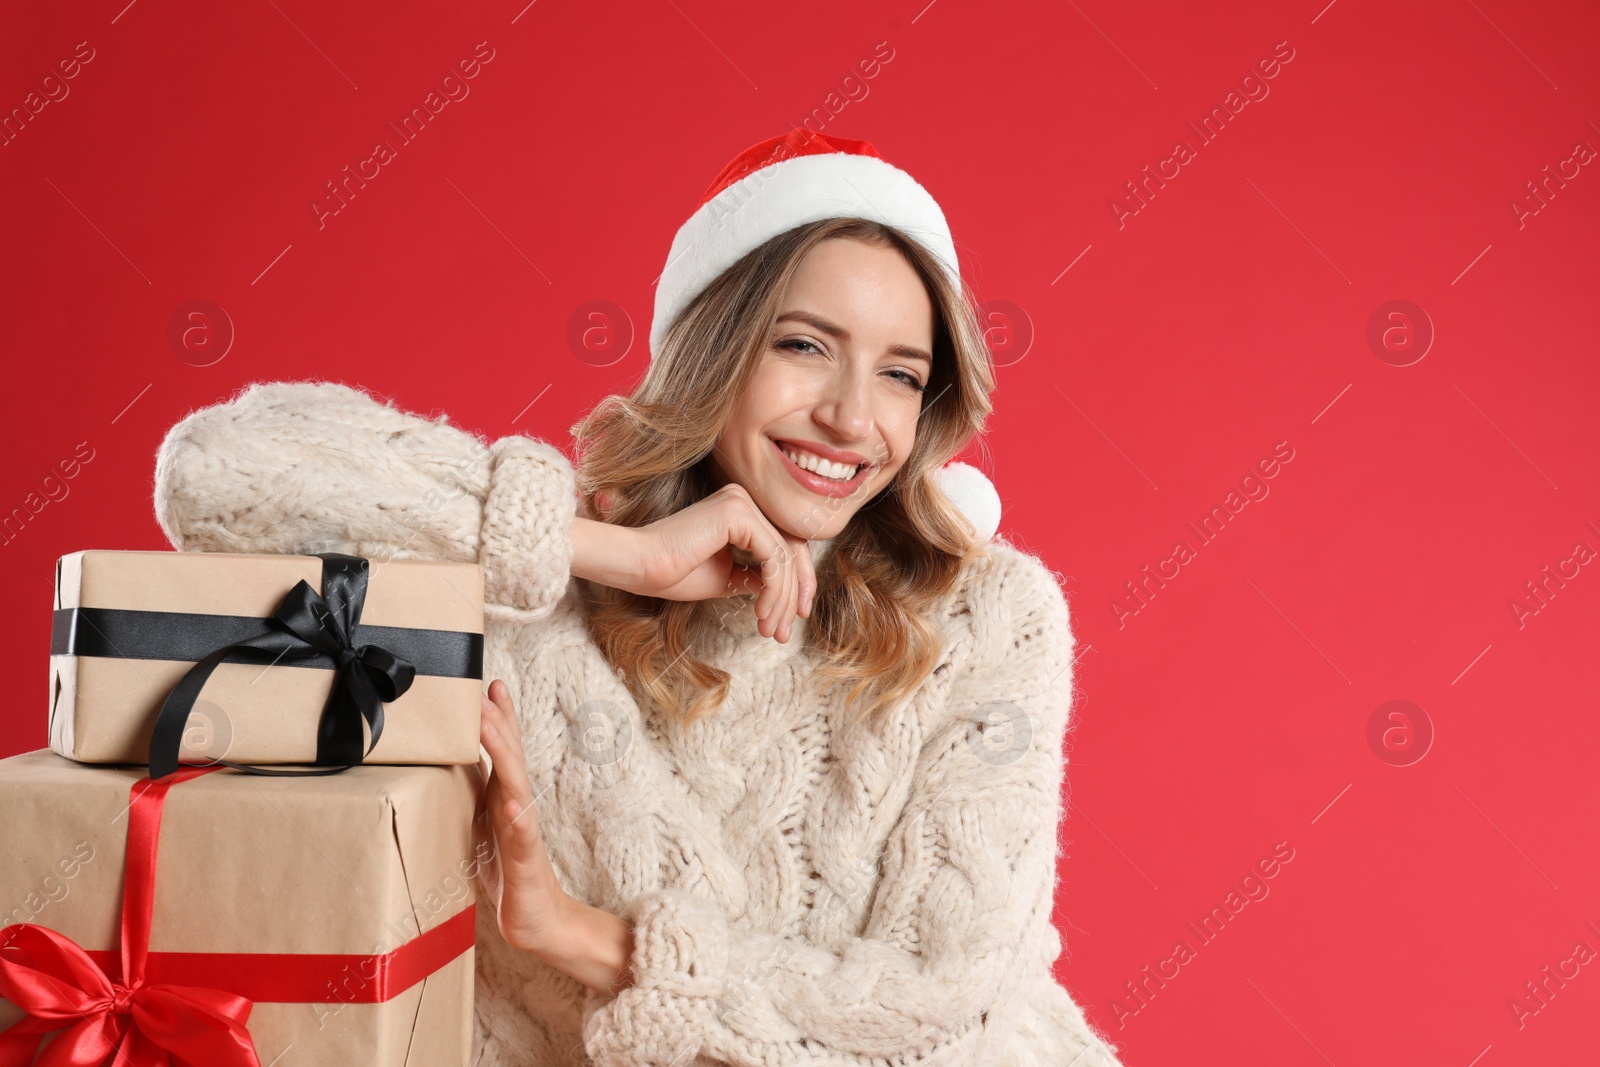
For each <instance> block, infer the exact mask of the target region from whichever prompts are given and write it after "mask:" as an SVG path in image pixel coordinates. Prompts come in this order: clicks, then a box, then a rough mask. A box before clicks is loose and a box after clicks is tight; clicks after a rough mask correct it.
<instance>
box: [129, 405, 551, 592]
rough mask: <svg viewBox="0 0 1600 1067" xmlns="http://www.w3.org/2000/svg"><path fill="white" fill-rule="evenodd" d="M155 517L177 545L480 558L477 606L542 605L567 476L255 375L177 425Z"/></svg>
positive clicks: (431, 422)
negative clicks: (481, 577) (480, 587)
mask: <svg viewBox="0 0 1600 1067" xmlns="http://www.w3.org/2000/svg"><path fill="white" fill-rule="evenodd" d="M154 502H155V512H156V520H157V522H159V523H160V525H161V529H162V531H163V532H164V533H165V534H166V535H167V539H168V540H169V541H170V542H171V543H172V546H173V547H174V548H176V549H178V550H180V551H201V552H269V553H276V552H281V553H291V554H302V555H313V554H316V553H319V552H343V553H347V554H350V555H357V556H366V557H368V558H371V559H433V560H444V561H451V562H458V563H479V564H481V565H482V566H483V569H484V599H485V603H486V609H489V610H499V611H503V612H510V613H513V614H516V615H521V616H525V617H527V618H539V617H542V616H544V615H547V614H549V612H550V611H551V610H552V609H553V608H554V606H555V604H556V602H557V601H558V600H559V599H560V597H561V595H562V593H563V591H564V590H565V589H566V586H567V583H568V580H569V579H570V576H571V566H572V522H573V518H574V516H575V515H576V513H577V495H576V472H575V471H574V469H573V467H572V465H571V463H569V462H568V460H567V459H566V457H565V456H564V455H563V454H562V453H561V452H560V451H559V450H558V449H556V448H555V447H554V446H553V445H550V444H547V443H546V442H544V441H540V440H537V439H535V438H530V437H506V438H502V439H500V440H498V441H495V442H494V443H493V444H489V443H487V442H485V440H484V439H483V438H481V437H478V436H476V435H474V434H471V433H468V432H467V431H465V430H462V429H460V428H458V427H455V426H452V425H450V422H449V417H448V416H446V415H440V416H438V417H436V418H433V419H427V418H423V417H421V416H419V415H415V414H411V413H409V412H406V411H402V410H400V409H398V408H396V407H394V406H393V405H392V404H389V403H379V402H378V401H377V400H375V399H374V398H373V397H372V396H370V395H368V394H367V393H365V392H362V391H360V390H358V389H354V388H351V387H349V386H346V385H342V384H340V383H337V382H326V381H299V382H257V383H254V384H251V385H248V386H246V387H245V388H243V389H242V390H240V392H239V393H238V394H236V395H235V396H234V397H232V398H230V399H229V400H227V401H225V402H222V403H218V404H214V405H212V406H210V407H206V408H201V409H199V410H198V411H194V412H191V413H190V414H188V415H187V416H186V417H184V418H183V419H181V420H180V421H179V422H177V423H176V424H175V425H173V426H172V427H171V428H170V429H169V430H168V431H167V434H166V436H165V438H164V439H163V440H162V442H161V446H160V448H159V450H158V451H157V454H156V467H155V492H154Z"/></svg>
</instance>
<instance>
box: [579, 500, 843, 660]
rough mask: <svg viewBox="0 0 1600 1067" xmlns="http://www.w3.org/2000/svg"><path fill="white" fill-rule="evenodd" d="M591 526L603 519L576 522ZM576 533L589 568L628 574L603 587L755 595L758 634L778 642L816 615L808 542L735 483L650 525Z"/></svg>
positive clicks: (701, 595)
mask: <svg viewBox="0 0 1600 1067" xmlns="http://www.w3.org/2000/svg"><path fill="white" fill-rule="evenodd" d="M585 522H593V523H598V520H589V519H581V518H580V519H579V520H578V524H579V525H580V526H581V525H582V524H583V523H585ZM624 530H626V533H622V532H621V531H624ZM574 536H575V538H576V539H577V540H579V541H581V542H582V545H581V548H580V551H579V553H578V554H579V555H581V556H583V557H584V559H585V561H584V566H585V567H587V568H589V569H590V570H592V571H593V572H595V573H600V572H601V571H602V570H605V571H607V572H609V573H610V574H612V575H619V574H627V575H628V577H627V578H615V577H614V578H613V579H612V580H611V581H610V582H603V583H602V584H614V585H616V586H617V588H620V589H626V590H628V591H629V592H631V593H638V594H640V595H642V596H654V597H662V598H663V599H666V600H710V599H712V598H714V597H725V596H734V595H736V594H739V593H757V594H758V596H757V597H756V602H755V612H756V617H757V619H759V620H760V622H759V623H758V625H757V629H758V630H759V632H760V633H761V634H762V635H763V636H765V637H775V638H777V639H778V640H779V641H788V640H789V636H790V634H791V632H792V631H793V629H794V619H795V617H796V616H797V615H798V616H802V617H806V618H809V617H810V615H811V605H812V601H813V600H814V599H815V597H816V593H817V575H816V570H815V568H814V567H813V565H812V562H811V549H810V547H809V546H808V544H807V542H806V540H805V538H801V537H795V536H793V535H792V534H789V533H787V532H785V531H783V530H780V529H778V528H777V527H776V526H774V525H773V524H772V522H771V521H770V520H769V519H768V518H767V517H766V516H765V515H764V514H762V512H761V509H760V508H758V507H757V506H756V503H755V501H754V500H752V499H751V498H750V494H749V492H748V491H746V489H745V488H744V486H742V485H739V484H738V483H737V482H730V483H728V484H727V485H725V486H723V487H722V488H720V489H718V490H717V491H716V492H714V493H712V494H711V495H709V496H707V497H706V498H705V499H703V500H700V501H697V502H696V503H694V504H691V505H690V506H688V507H686V508H684V509H683V510H682V511H678V512H675V513H674V514H671V515H668V516H667V517H666V518H663V519H657V520H656V521H655V522H653V523H651V524H650V525H648V526H641V527H639V528H637V529H627V528H625V527H611V528H610V529H608V530H604V531H600V530H595V529H594V528H593V527H590V528H587V529H583V530H581V532H580V531H579V530H578V529H577V528H575V529H574ZM602 540H603V541H604V542H605V544H604V545H603V546H602V545H600V544H599V543H598V542H600V541H602ZM618 555H626V556H627V557H628V559H627V560H626V565H624V561H622V560H616V559H611V558H609V557H614V556H618ZM590 557H601V558H597V559H591V558H590ZM602 560H603V561H602ZM574 573H578V566H576V565H575V566H574ZM583 576H584V577H587V575H583Z"/></svg>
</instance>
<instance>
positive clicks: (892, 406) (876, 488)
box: [707, 238, 934, 541]
mask: <svg viewBox="0 0 1600 1067" xmlns="http://www.w3.org/2000/svg"><path fill="white" fill-rule="evenodd" d="M933 330H934V310H933V302H932V300H931V299H929V296H928V292H927V289H926V288H925V287H924V286H923V284H922V279H921V278H920V277H919V276H918V275H917V272H916V271H915V270H914V269H913V268H912V266H911V264H910V263H908V262H907V261H906V259H905V257H904V256H902V255H901V254H900V253H899V252H898V251H897V250H895V249H894V248H892V247H882V246H879V245H872V244H866V243H864V242H861V241H856V240H852V239H849V238H830V239H828V240H825V241H822V242H821V243H819V244H817V245H816V246H815V247H813V248H812V250H811V251H810V252H809V253H807V254H806V257H805V259H804V260H802V261H801V263H800V267H799V269H798V270H797V271H796V273H795V276H794V279H793V280H792V282H791V283H790V285H789V288H788V290H787V291H786V292H785V293H784V297H783V302H782V304H781V305H780V308H779V312H778V321H777V322H776V324H775V325H774V326H773V328H772V331H771V333H770V334H769V336H768V344H767V348H766V351H765V353H764V354H763V355H762V358H761V363H760V365H759V367H758V368H757V370H756V373H755V375H754V377H753V378H752V380H751V382H750V385H749V388H748V389H747V390H746V391H745V393H744V395H743V396H742V397H741V398H740V402H739V407H738V409H737V410H736V411H735V412H734V413H733V417H732V418H731V419H729V420H728V424H727V425H726V426H725V427H724V428H723V430H722V434H721V436H720V437H718V439H717V444H716V447H715V448H714V449H713V450H712V452H711V455H710V456H709V457H708V459H707V462H708V463H709V465H710V469H711V472H712V475H713V477H714V478H715V480H716V483H717V484H718V485H719V486H720V485H725V484H727V483H728V482H738V483H739V484H740V485H742V486H744V488H745V489H746V490H747V491H748V492H749V494H750V496H751V498H752V499H753V500H754V501H755V503H756V506H757V507H759V508H760V509H761V511H762V512H763V513H764V514H765V515H766V516H767V518H768V519H769V520H770V521H771V522H772V524H773V525H774V526H777V527H778V528H779V529H781V530H784V531H786V532H787V533H790V534H792V535H793V536H795V537H801V538H805V539H806V540H808V541H810V540H826V539H828V538H831V537H834V536H835V535H837V534H838V533H839V532H840V531H841V530H843V529H844V527H845V525H846V524H847V523H848V522H849V521H850V517H851V516H852V515H854V514H855V513H856V511H857V510H859V509H860V508H861V506H862V505H863V504H865V503H866V502H867V501H868V500H871V499H872V498H873V497H874V496H876V495H877V494H878V493H879V492H880V491H881V490H882V489H883V488H884V487H885V486H887V485H888V484H889V482H890V481H892V480H893V478H894V476H895V473H896V472H897V471H899V469H900V467H901V466H902V465H903V464H904V463H905V460H906V457H907V456H908V455H910V453H911V446H912V443H913V441H914V440H915V438H916V430H917V417H918V415H919V414H920V413H921V411H922V401H923V390H924V389H926V387H927V384H928V379H929V374H930V372H931V369H932V360H931V353H932V351H933ZM786 453H787V454H786ZM795 459H798V460H799V461H800V462H799V464H798V465H797V464H796V463H795V461H794V460H795ZM860 463H865V464H866V466H865V467H864V468H862V469H859V470H858V469H857V464H860ZM841 475H842V477H840V476H841Z"/></svg>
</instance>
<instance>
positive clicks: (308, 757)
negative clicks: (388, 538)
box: [49, 550, 483, 776]
mask: <svg viewBox="0 0 1600 1067" xmlns="http://www.w3.org/2000/svg"><path fill="white" fill-rule="evenodd" d="M55 584H56V592H55V611H54V618H53V625H52V631H51V642H50V735H49V736H50V748H51V749H52V750H53V751H55V752H57V753H60V754H61V755H63V756H67V757H70V758H72V759H75V760H80V761H83V762H87V763H146V762H149V763H150V765H151V768H152V773H153V774H156V775H158V776H159V775H160V774H162V773H166V772H167V770H170V769H171V767H172V766H175V765H176V763H177V761H178V760H179V759H180V758H182V759H184V760H186V761H196V760H220V759H226V760H228V761H231V762H236V763H265V764H275V763H323V764H331V763H340V764H346V765H348V764H352V763H362V762H366V763H431V764H469V763H476V762H477V760H478V720H479V713H480V705H479V702H480V701H481V700H482V694H483V681H482V678H483V569H482V567H480V566H479V565H478V564H475V563H447V562H439V561H431V560H387V561H379V560H368V559H365V558H363V557H359V556H347V555H341V554H338V553H325V554H322V555H318V556H297V555H271V554H256V553H232V552H226V553H224V552H136V551H93V550H86V551H81V552H74V553H71V554H70V555H66V556H62V557H61V558H60V559H59V560H58V561H57V564H56V583H55ZM153 741H154V742H155V747H156V749H157V750H159V751H161V752H164V756H163V759H164V761H165V763H166V768H165V769H164V770H157V769H156V766H157V763H156V761H155V760H153V759H152V756H153V755H154V754H155V753H153V752H152V742H153Z"/></svg>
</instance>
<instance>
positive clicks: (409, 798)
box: [0, 749, 479, 1067]
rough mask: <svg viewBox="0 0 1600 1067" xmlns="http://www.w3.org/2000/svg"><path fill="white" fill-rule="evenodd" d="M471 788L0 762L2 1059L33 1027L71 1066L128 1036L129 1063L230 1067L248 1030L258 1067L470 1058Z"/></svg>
mask: <svg viewBox="0 0 1600 1067" xmlns="http://www.w3.org/2000/svg"><path fill="white" fill-rule="evenodd" d="M478 785H479V776H478V771H477V769H476V768H474V767H465V766H450V767H444V766H438V767H424V766H416V767H411V766H407V767H394V766H390V767H384V766H362V767H355V768H352V769H350V770H348V771H345V772H343V773H340V774H334V775H330V776H326V777H312V778H284V777H259V776H254V775H249V774H246V773H242V772H240V771H236V770H232V769H224V768H221V767H216V766H212V767H185V768H182V769H180V770H179V771H177V772H176V773H174V774H172V775H168V776H165V777H163V778H161V779H159V780H156V781H155V782H152V781H151V780H150V779H149V778H148V777H146V775H145V769H144V768H142V767H137V768H135V767H90V766H84V765H82V764H78V763H74V762H72V761H70V760H67V759H64V758H62V757H61V756H58V755H56V754H55V753H53V752H50V751H47V750H45V749H40V750H38V751H35V752H28V753H24V754H22V755H19V756H12V757H10V758H9V759H4V760H0V812H4V813H5V817H4V818H3V819H0V855H3V856H4V857H5V862H4V863H0V908H3V909H4V912H3V913H0V927H3V928H4V929H3V930H0V997H7V996H8V994H9V995H10V998H9V999H0V1030H6V1029H7V1028H12V1027H13V1026H14V1024H15V1026H14V1028H13V1029H10V1030H9V1031H8V1032H7V1033H4V1034H0V1059H4V1058H5V1056H6V1055H10V1056H11V1057H12V1059H10V1060H6V1062H20V1063H30V1062H33V1059H32V1056H31V1052H32V1050H33V1049H34V1048H35V1047H36V1042H38V1041H40V1040H41V1037H40V1035H41V1034H42V1040H43V1042H44V1043H45V1044H44V1046H43V1047H42V1048H41V1049H40V1052H41V1054H44V1053H45V1052H46V1051H48V1049H49V1047H50V1045H52V1044H54V1043H56V1042H66V1043H67V1047H68V1048H70V1047H73V1046H76V1049H77V1051H78V1053H79V1058H78V1059H68V1060H66V1061H64V1062H72V1063H78V1062H83V1063H100V1062H103V1061H104V1060H105V1059H106V1058H107V1057H106V1056H105V1055H103V1054H102V1055H100V1056H99V1058H95V1055H96V1054H97V1053H103V1052H105V1051H106V1050H107V1046H109V1048H110V1049H115V1048H116V1047H118V1045H122V1044H125V1043H126V1044H128V1046H129V1047H127V1048H126V1049H125V1050H124V1051H125V1054H128V1055H130V1056H131V1058H129V1059H119V1060H118V1061H117V1062H119V1063H128V1064H132V1065H135V1067H143V1065H145V1064H152V1065H153V1064H166V1063H167V1062H168V1060H167V1054H168V1053H169V1052H174V1053H176V1054H177V1060H176V1062H184V1063H190V1064H205V1065H206V1067H236V1065H237V1067H244V1065H248V1064H250V1063H251V1062H252V1061H251V1060H250V1059H249V1058H248V1057H247V1052H248V1047H249V1046H253V1050H254V1052H253V1054H254V1055H255V1056H256V1057H257V1060H256V1062H258V1063H259V1064H261V1065H262V1067H265V1065H267V1064H272V1063H275V1062H276V1063H278V1065H279V1067H286V1065H288V1064H295V1065H298V1067H347V1065H350V1064H363V1065H376V1067H450V1065H452V1064H456V1065H464V1064H466V1063H467V1061H468V1059H469V1057H470V1055H471V1045H472V1027H473V1022H472V1020H473V1004H472V998H473V940H474V923H475V920H476V908H475V905H474V899H475V892H474V888H473V882H472V879H473V877H474V876H475V875H476V873H477V865H476V862H475V861H476V860H477V858H478V857H477V854H476V853H475V852H474V839H473V832H472V816H473V805H474V803H475V800H476V795H477V790H478ZM163 808H164V810H163ZM125 872H126V873H125ZM152 873H153V877H152ZM125 908H126V911H125ZM141 908H142V909H143V910H142V912H141ZM141 915H142V916H143V918H142V919H141ZM125 928H126V930H127V931H128V934H127V935H126V936H125V935H124V932H123V931H124V929H125ZM73 946H76V948H74V947H73ZM80 949H81V950H82V952H81V954H80V955H74V953H76V952H77V950H80ZM146 950H147V953H148V954H147V955H146V956H145V958H144V960H143V962H142V965H141V964H140V963H139V962H138V961H135V962H134V963H133V964H132V966H131V970H132V971H133V972H134V973H139V972H142V973H143V984H142V986H141V987H140V988H138V989H134V990H132V991H131V992H130V989H129V988H128V987H129V986H139V985H140V984H139V983H137V982H135V983H126V980H125V977H124V976H125V974H127V973H128V972H127V971H124V969H123V962H122V961H123V959H124V958H125V955H124V954H125V953H130V952H131V953H134V954H135V955H138V954H140V953H141V952H142V951H146ZM85 958H86V959H87V960H88V961H90V962H89V963H85V962H84V959H85ZM74 963H76V965H74ZM175 987H182V988H175ZM97 993H98V994H99V995H98V996H97V995H96V994H97ZM30 1001H31V1009H32V1010H31V1011H25V1010H24V1008H23V1005H28V1004H29V1002H30ZM52 1005H54V1006H55V1010H56V1013H57V1015H58V1018H56V1019H55V1020H53V1021H51V1020H48V1019H43V1018H41V1013H43V1014H44V1015H48V1013H49V1011H50V1008H51V1006H52ZM241 1016H242V1018H241ZM73 1027H76V1029H73ZM19 1049H20V1051H19ZM55 1051H56V1054H58V1055H59V1054H61V1053H63V1052H65V1051H67V1048H59V1049H56V1050H55ZM279 1057H281V1060H280V1059H279Z"/></svg>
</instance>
